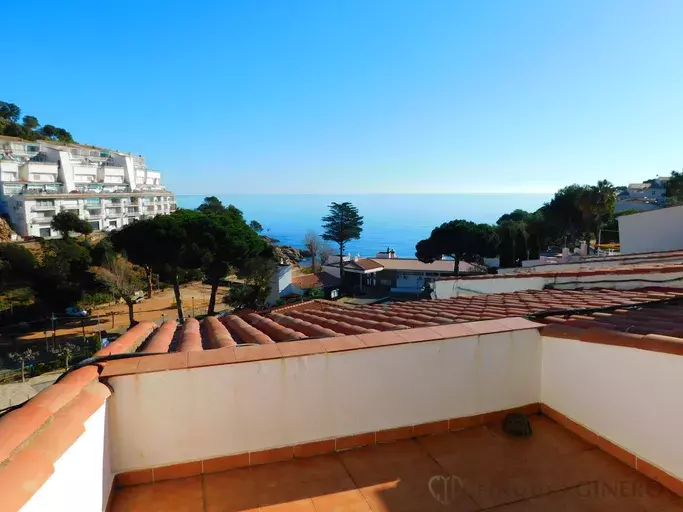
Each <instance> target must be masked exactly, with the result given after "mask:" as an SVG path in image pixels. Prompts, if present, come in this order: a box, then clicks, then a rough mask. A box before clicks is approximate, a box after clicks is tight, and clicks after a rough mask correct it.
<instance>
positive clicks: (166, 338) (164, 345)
mask: <svg viewBox="0 0 683 512" xmlns="http://www.w3.org/2000/svg"><path fill="white" fill-rule="evenodd" d="M177 329H178V322H176V321H175V320H167V321H166V322H164V323H163V324H162V325H161V327H159V329H157V332H156V333H154V336H152V337H151V339H150V340H149V341H148V342H147V344H146V345H145V348H144V350H143V352H149V353H152V354H158V353H163V352H168V347H169V346H170V345H171V342H172V341H173V336H174V335H175V332H176V330H177Z"/></svg>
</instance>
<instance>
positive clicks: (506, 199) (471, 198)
mask: <svg viewBox="0 0 683 512" xmlns="http://www.w3.org/2000/svg"><path fill="white" fill-rule="evenodd" d="M208 195H210V194H208ZM217 197H218V198H219V199H220V200H221V201H222V202H223V204H225V205H228V204H233V205H235V206H236V207H237V208H239V209H240V210H242V211H243V212H244V216H245V218H246V219H247V220H257V221H259V222H260V223H261V225H262V226H263V228H264V231H263V232H264V234H266V235H268V236H270V237H272V238H276V239H278V240H279V241H280V243H282V244H286V245H291V246H293V247H299V248H303V239H304V235H305V234H306V232H307V231H308V230H313V231H315V232H316V233H318V234H321V233H322V228H321V224H322V223H321V218H322V217H323V216H324V215H326V214H327V212H328V205H329V204H330V203H331V202H333V201H336V202H343V201H348V202H350V203H352V204H353V205H354V206H356V207H357V208H358V211H359V213H360V215H362V216H363V220H364V224H363V233H362V234H361V238H360V240H353V241H352V242H349V244H348V248H347V249H346V252H350V253H352V254H360V255H362V256H374V255H375V253H377V252H378V251H385V250H386V249H387V248H388V247H391V248H392V249H394V250H395V251H396V252H397V254H398V256H399V257H402V258H413V257H415V244H416V243H417V242H419V241H420V240H422V239H423V238H427V237H428V236H429V234H430V232H431V230H432V229H433V228H434V227H436V226H438V225H440V224H442V223H444V222H447V221H449V220H453V219H466V220H471V221H473V222H486V223H495V222H496V220H498V218H499V217H500V216H501V215H503V214H505V213H509V212H511V211H512V210H514V209H516V208H521V209H522V210H527V211H534V210H536V209H538V208H540V207H541V206H542V205H543V203H544V202H546V201H548V200H549V199H550V198H551V194H350V195H344V196H343V197H342V196H335V195H332V194H324V195H323V194H321V195H290V194H282V195H265V194H264V195H247V194H244V195H238V194H236V195H219V196H217ZM176 200H177V202H178V206H179V207H181V208H197V206H199V205H200V204H201V202H202V201H203V200H204V196H199V195H192V196H190V195H177V196H176Z"/></svg>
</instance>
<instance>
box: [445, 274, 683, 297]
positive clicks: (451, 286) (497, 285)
mask: <svg viewBox="0 0 683 512" xmlns="http://www.w3.org/2000/svg"><path fill="white" fill-rule="evenodd" d="M658 285H661V286H666V287H668V288H683V271H681V272H657V271H649V272H648V271H645V270H644V271H643V272H642V273H638V274H636V273H628V274H626V273H624V274H609V273H604V274H586V275H578V276H577V275H567V274H564V275H563V274H557V275H556V276H544V277H541V276H533V275H529V274H521V275H519V274H518V275H515V276H510V277H493V276H492V277H490V278H475V279H467V278H465V279H457V280H456V279H443V280H440V281H436V282H435V283H434V292H433V298H435V299H450V298H453V297H467V296H471V295H481V294H485V293H507V292H519V291H525V290H543V289H544V288H546V287H551V288H556V289H559V290H575V289H577V288H581V289H591V288H609V289H614V290H633V289H636V288H642V287H644V286H658Z"/></svg>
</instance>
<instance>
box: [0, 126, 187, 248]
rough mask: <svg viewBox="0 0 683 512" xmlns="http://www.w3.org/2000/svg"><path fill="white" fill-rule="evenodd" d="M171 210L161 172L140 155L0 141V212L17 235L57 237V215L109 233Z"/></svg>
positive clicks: (9, 139)
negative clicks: (63, 212) (54, 225)
mask: <svg viewBox="0 0 683 512" xmlns="http://www.w3.org/2000/svg"><path fill="white" fill-rule="evenodd" d="M175 208H176V202H175V198H174V196H173V194H172V193H171V192H169V191H168V190H166V187H164V186H163V185H162V183H161V173H160V172H158V171H151V170H149V169H147V166H146V164H145V159H144V158H143V157H142V156H135V155H131V154H129V153H123V152H120V151H114V150H109V149H104V148H97V147H94V146H82V145H78V144H70V145H64V144H61V143H57V142H50V141H38V142H30V141H25V140H21V139H17V138H13V137H2V136H0V213H2V214H6V215H7V216H8V217H9V219H10V222H11V223H12V225H13V226H14V229H15V230H16V232H17V233H18V234H19V235H21V236H41V237H49V236H53V235H55V234H56V233H53V232H52V230H51V228H50V222H51V221H52V218H53V217H54V215H55V214H56V213H58V212H59V211H61V210H69V211H73V212H74V213H77V214H78V215H79V216H80V217H81V218H83V219H85V220H87V221H88V222H90V224H91V225H92V226H93V228H94V229H95V230H110V229H116V228H120V227H122V226H125V225H126V224H128V223H130V222H132V221H133V220H135V219H142V218H145V217H153V216H155V215H159V214H166V213H171V212H172V211H174V210H175Z"/></svg>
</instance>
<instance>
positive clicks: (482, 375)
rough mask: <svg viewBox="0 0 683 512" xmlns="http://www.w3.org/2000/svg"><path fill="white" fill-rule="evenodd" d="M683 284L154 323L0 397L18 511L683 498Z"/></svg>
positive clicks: (450, 506) (11, 500)
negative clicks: (516, 429) (47, 379)
mask: <svg viewBox="0 0 683 512" xmlns="http://www.w3.org/2000/svg"><path fill="white" fill-rule="evenodd" d="M682 296H683V290H680V289H678V288H666V287H652V288H640V289H637V290H614V289H591V290H537V291H525V292H514V293H502V294H488V295H475V296H471V297H458V298H454V299H445V300H433V301H426V300H425V301H414V302H401V303H392V304H380V305H372V306H359V307H348V306H341V305H339V304H336V303H333V302H329V301H321V300H316V301H310V302H307V303H303V304H298V305H293V306H285V307H281V308H276V309H274V310H272V311H269V312H261V313H255V312H243V313H241V314H240V315H229V316H226V317H222V318H213V317H210V318H207V319H205V320H203V321H202V322H198V321H197V320H195V319H188V320H187V321H186V322H185V324H184V325H183V326H182V327H180V328H178V326H177V325H176V324H175V323H174V322H167V323H165V324H164V325H162V326H160V327H157V326H156V325H154V324H151V323H142V324H139V325H137V326H136V327H134V328H133V329H131V330H130V331H128V332H127V333H126V334H124V335H123V336H122V337H121V338H119V339H118V340H116V341H115V342H114V343H112V344H111V345H109V346H108V347H106V348H104V349H103V350H102V351H100V352H99V353H98V356H108V355H117V354H121V355H124V354H132V355H133V357H130V356H125V357H128V358H127V359H123V360H117V361H106V362H99V363H97V364H93V365H90V366H87V367H83V368H80V369H77V370H75V371H73V372H71V373H69V374H68V375H67V376H66V377H65V378H64V379H62V380H60V381H59V382H58V383H57V384H55V385H54V386H52V387H51V388H48V389H47V390H45V391H43V392H41V393H39V394H38V395H37V396H36V397H35V398H33V399H32V400H31V401H29V402H28V403H27V404H26V405H25V406H24V407H21V408H19V409H17V410H15V411H13V412H11V413H9V414H6V415H5V416H3V417H2V418H0V461H2V462H1V463H0V496H3V499H2V500H0V511H4V510H22V511H33V510H38V511H40V510H47V509H54V510H84V511H92V510H105V508H106V507H107V506H108V503H109V506H110V507H111V509H112V510H117V511H118V510H131V511H138V510H140V511H143V510H144V511H145V512H147V511H152V510H174V509H177V510H226V511H227V510H259V509H260V510H269V511H270V510H316V511H321V510H359V511H360V510H372V511H380V510H382V511H403V510H406V511H407V510H415V511H423V510H442V509H443V510H486V509H490V508H495V507H498V508H495V509H496V510H504V511H516V510H555V509H559V510H584V509H586V510H596V511H598V510H679V509H680V508H681V503H680V498H679V497H678V496H683V482H682V481H681V479H682V478H683V446H682V445H681V443H680V432H681V431H682V430H683V413H681V411H683V398H681V394H680V393H679V391H678V390H679V389H681V387H682V386H683V358H681V355H683V339H682V338H681V337H680V336H681V335H682V334H683V325H681V320H680V318H681V315H679V314H678V311H679V308H680V307H681V304H682V303H681V302H680V301H681V297H682ZM523 316H526V317H527V318H522V317H523ZM531 320H533V321H531ZM135 351H138V352H140V353H139V354H134V352H135ZM508 412H523V413H526V414H530V415H531V421H532V426H533V431H534V433H533V435H532V436H531V437H530V438H527V439H518V438H510V437H508V436H507V435H506V434H503V432H502V431H501V428H500V423H501V420H502V418H503V417H504V416H505V414H507V413H508ZM539 412H540V413H542V415H539ZM74 496H78V499H74ZM3 507H4V508H3Z"/></svg>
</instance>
